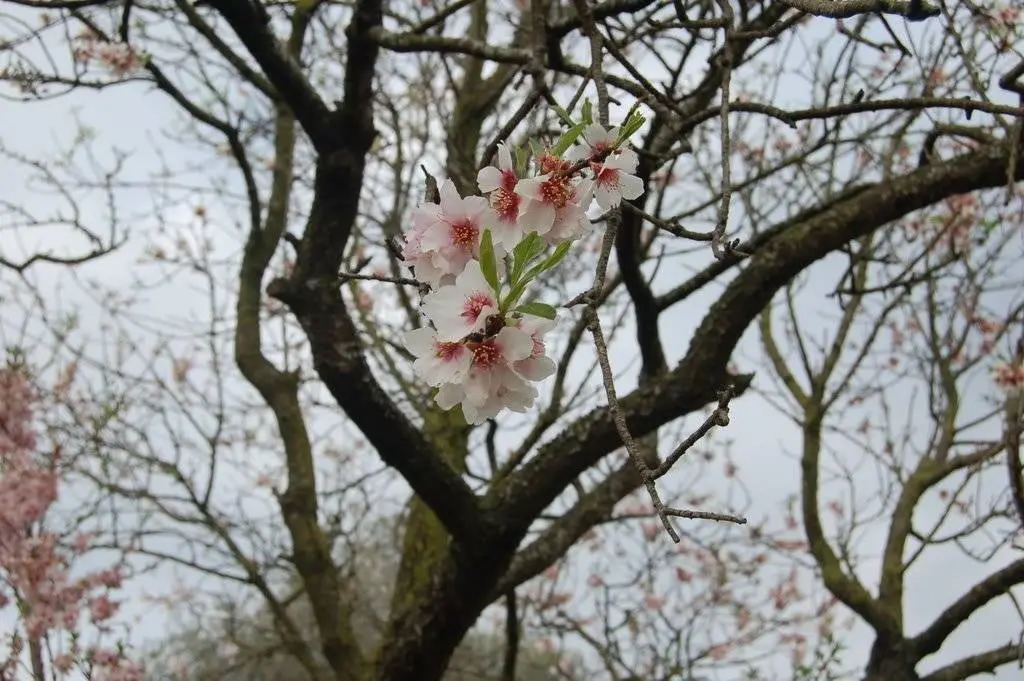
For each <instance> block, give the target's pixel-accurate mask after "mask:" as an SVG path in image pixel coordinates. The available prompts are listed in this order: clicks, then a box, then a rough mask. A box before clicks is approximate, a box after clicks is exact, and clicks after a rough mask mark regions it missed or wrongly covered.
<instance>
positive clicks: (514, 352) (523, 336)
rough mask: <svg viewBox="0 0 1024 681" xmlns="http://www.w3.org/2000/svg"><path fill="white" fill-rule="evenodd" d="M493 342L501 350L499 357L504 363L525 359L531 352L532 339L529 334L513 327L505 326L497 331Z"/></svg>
mask: <svg viewBox="0 0 1024 681" xmlns="http://www.w3.org/2000/svg"><path fill="white" fill-rule="evenodd" d="M494 342H495V344H496V345H497V346H498V347H499V348H501V355H502V357H503V358H504V359H505V361H506V362H515V361H518V360H521V359H526V358H527V357H529V356H530V354H531V353H532V352H533V339H532V338H531V337H530V334H528V333H526V332H525V331H522V330H521V329H517V328H515V327H514V326H506V327H505V328H503V329H502V330H501V331H499V332H498V335H497V336H495V338H494Z"/></svg>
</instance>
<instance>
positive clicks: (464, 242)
mask: <svg viewBox="0 0 1024 681" xmlns="http://www.w3.org/2000/svg"><path fill="white" fill-rule="evenodd" d="M450 234H451V238H452V245H453V246H461V247H462V248H472V247H473V246H476V240H477V237H478V236H479V235H480V230H479V229H478V228H477V226H476V225H475V224H474V223H473V222H472V221H470V220H467V219H462V220H459V221H457V222H453V223H451V229H450Z"/></svg>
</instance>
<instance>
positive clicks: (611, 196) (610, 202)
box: [594, 184, 622, 210]
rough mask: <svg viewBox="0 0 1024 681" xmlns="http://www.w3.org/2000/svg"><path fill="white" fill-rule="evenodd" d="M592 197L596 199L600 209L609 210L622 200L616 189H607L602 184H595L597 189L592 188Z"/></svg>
mask: <svg viewBox="0 0 1024 681" xmlns="http://www.w3.org/2000/svg"><path fill="white" fill-rule="evenodd" d="M594 198H595V199H597V205H599V206H601V209H602V210H611V209H612V208H614V207H615V206H617V205H619V201H621V200H622V196H621V195H619V192H618V191H615V190H612V189H609V188H608V187H607V186H605V185H603V184H599V185H597V189H595V190H594Z"/></svg>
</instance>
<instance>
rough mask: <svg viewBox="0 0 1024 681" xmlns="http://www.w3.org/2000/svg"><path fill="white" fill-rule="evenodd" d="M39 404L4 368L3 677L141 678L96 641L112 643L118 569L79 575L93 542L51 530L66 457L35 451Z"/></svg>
mask: <svg viewBox="0 0 1024 681" xmlns="http://www.w3.org/2000/svg"><path fill="white" fill-rule="evenodd" d="M37 404H38V401H37V399H36V396H35V394H34V389H33V387H32V385H31V384H30V382H29V379H28V376H27V375H26V373H25V370H24V369H23V368H19V367H16V366H13V365H8V366H5V367H3V368H2V369H0V616H3V617H4V629H5V634H4V640H3V645H4V650H5V655H4V657H3V662H2V667H0V677H2V678H4V679H11V680H12V681H13V680H14V679H21V678H31V679H33V681H45V680H46V679H58V678H73V676H74V675H75V673H76V672H79V673H84V674H85V675H86V677H87V678H90V679H96V680H97V681H101V680H106V681H133V680H137V679H141V678H142V668H141V667H140V666H139V665H137V664H135V663H133V662H131V661H129V660H128V659H127V658H126V656H125V654H124V651H123V650H121V649H120V648H119V647H118V648H110V647H104V646H102V645H99V641H98V639H99V637H102V636H104V635H105V637H106V638H108V639H109V638H111V636H110V634H111V633H112V630H111V628H110V621H111V618H112V617H113V616H114V615H115V614H116V613H117V609H118V603H117V601H116V600H115V599H114V597H113V595H114V592H116V590H117V589H118V588H120V586H121V574H120V570H119V569H118V568H116V567H115V568H110V569H107V570H102V571H97V572H90V573H87V574H75V573H76V572H81V570H75V567H76V563H77V562H79V559H80V557H81V556H82V555H84V554H85V553H86V552H87V551H88V549H89V543H90V539H89V537H88V536H86V535H82V534H79V535H77V536H75V537H74V538H73V540H72V542H71V543H70V544H68V543H66V542H64V541H63V538H62V537H61V535H59V534H57V533H55V532H53V531H51V530H49V529H47V528H46V524H45V520H46V519H47V513H48V512H49V511H50V510H51V509H52V507H53V506H54V504H55V503H56V502H57V499H58V494H59V492H60V469H61V457H60V450H59V449H55V450H54V451H53V452H51V453H49V454H48V455H45V456H41V455H40V453H39V452H38V450H37V445H38V441H37V437H36V433H35V430H34V428H35V423H34V418H33V408H34V407H35V406H37ZM86 622H87V623H88V624H89V625H90V628H91V630H92V631H91V632H88V630H87V629H86V628H85V627H84V626H83V625H84V624H85V623H86ZM85 632H88V633H85ZM89 633H91V634H93V636H90V635H89ZM94 638H95V639H96V640H92V639H94ZM26 672H27V673H26Z"/></svg>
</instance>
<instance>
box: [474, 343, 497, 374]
mask: <svg viewBox="0 0 1024 681" xmlns="http://www.w3.org/2000/svg"><path fill="white" fill-rule="evenodd" d="M500 361H501V350H500V349H499V348H498V346H497V345H495V343H494V341H493V340H486V341H484V342H483V343H480V344H478V345H476V346H475V347H474V348H473V366H474V367H476V368H478V369H490V368H491V367H493V366H494V365H495V364H497V363H499V362H500Z"/></svg>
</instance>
